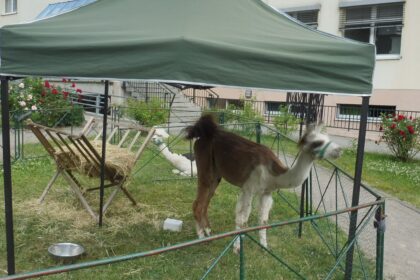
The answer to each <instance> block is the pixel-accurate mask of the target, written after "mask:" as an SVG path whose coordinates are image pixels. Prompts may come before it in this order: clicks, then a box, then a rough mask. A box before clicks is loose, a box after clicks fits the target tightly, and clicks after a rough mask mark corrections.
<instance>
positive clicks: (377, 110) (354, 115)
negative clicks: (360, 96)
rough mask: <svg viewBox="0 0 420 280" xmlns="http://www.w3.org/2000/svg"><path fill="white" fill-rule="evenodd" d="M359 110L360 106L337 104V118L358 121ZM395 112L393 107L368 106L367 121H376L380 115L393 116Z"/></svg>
mask: <svg viewBox="0 0 420 280" xmlns="http://www.w3.org/2000/svg"><path fill="white" fill-rule="evenodd" d="M361 109H362V105H355V104H337V118H338V119H347V120H349V119H350V120H359V118H360V112H361ZM395 110H396V107H395V106H383V105H370V106H369V113H368V119H369V120H371V121H374V120H378V119H379V118H380V117H381V114H393V113H395Z"/></svg>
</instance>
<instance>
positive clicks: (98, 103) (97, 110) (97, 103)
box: [95, 94, 101, 115]
mask: <svg viewBox="0 0 420 280" xmlns="http://www.w3.org/2000/svg"><path fill="white" fill-rule="evenodd" d="M100 106H101V95H100V94H98V95H96V100H95V113H96V114H97V115H98V114H99V113H100V109H101V108H100Z"/></svg>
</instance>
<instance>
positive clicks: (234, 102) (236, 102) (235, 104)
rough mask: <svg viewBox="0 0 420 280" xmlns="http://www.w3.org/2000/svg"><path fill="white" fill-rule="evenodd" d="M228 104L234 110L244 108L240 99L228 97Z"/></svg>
mask: <svg viewBox="0 0 420 280" xmlns="http://www.w3.org/2000/svg"><path fill="white" fill-rule="evenodd" d="M228 106H229V107H231V108H232V109H234V110H243V109H244V100H241V99H228Z"/></svg>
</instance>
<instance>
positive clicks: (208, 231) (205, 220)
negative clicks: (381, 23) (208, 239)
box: [202, 178, 221, 236]
mask: <svg viewBox="0 0 420 280" xmlns="http://www.w3.org/2000/svg"><path fill="white" fill-rule="evenodd" d="M220 180H221V178H217V180H215V181H213V182H211V185H210V190H209V193H208V196H207V199H206V201H205V204H204V206H203V213H202V214H203V216H202V219H203V223H204V232H205V234H206V235H207V236H210V234H211V228H210V222H209V218H208V214H207V211H208V208H209V204H210V200H211V199H212V197H213V196H214V193H215V192H216V189H217V187H218V186H219V183H220Z"/></svg>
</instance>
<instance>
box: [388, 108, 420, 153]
mask: <svg viewBox="0 0 420 280" xmlns="http://www.w3.org/2000/svg"><path fill="white" fill-rule="evenodd" d="M381 118H382V126H381V127H380V130H381V131H382V132H383V135H382V139H383V140H384V141H385V142H386V143H387V145H388V147H389V149H390V150H391V151H392V153H393V154H394V155H395V156H396V157H397V158H398V159H400V160H402V161H407V160H409V159H412V158H413V157H414V156H415V155H416V154H417V153H418V152H419V150H420V119H415V118H413V117H411V116H409V117H407V116H405V115H402V114H399V115H394V114H382V116H381Z"/></svg>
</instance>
